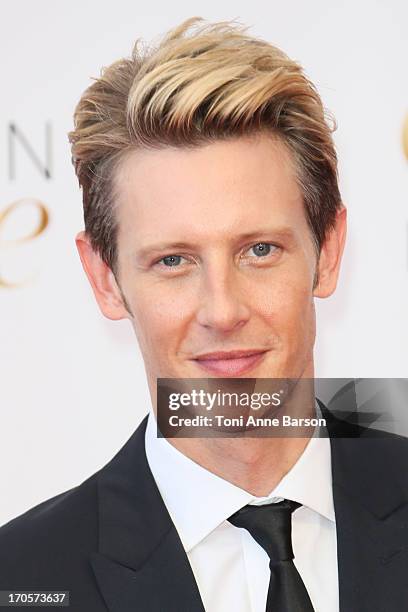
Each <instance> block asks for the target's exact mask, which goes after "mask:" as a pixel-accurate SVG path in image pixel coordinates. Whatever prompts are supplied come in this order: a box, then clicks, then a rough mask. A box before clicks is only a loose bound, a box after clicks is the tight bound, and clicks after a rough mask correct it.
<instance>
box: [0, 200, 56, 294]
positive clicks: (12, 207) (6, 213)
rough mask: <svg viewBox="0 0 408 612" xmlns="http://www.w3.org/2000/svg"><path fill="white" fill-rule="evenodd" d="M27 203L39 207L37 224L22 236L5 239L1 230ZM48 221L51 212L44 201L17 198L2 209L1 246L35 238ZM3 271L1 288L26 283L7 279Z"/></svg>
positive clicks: (0, 211) (0, 275)
mask: <svg viewBox="0 0 408 612" xmlns="http://www.w3.org/2000/svg"><path fill="white" fill-rule="evenodd" d="M27 205H31V206H34V207H35V208H36V209H37V211H38V213H39V219H38V222H37V224H36V225H35V226H34V227H33V229H32V230H31V231H29V232H27V233H26V234H24V235H23V236H20V237H18V238H13V239H12V240H3V239H2V238H1V232H2V230H4V226H5V223H6V220H7V219H10V217H11V215H13V214H14V213H15V212H16V211H17V209H18V208H20V207H22V206H27ZM48 223H49V213H48V210H47V208H46V206H45V204H43V202H41V201H40V200H37V199H35V198H23V199H21V200H16V201H15V202H12V203H11V204H9V205H8V206H6V208H4V209H3V210H0V247H1V248H4V247H5V246H7V247H9V246H16V245H18V244H21V243H24V242H29V241H31V240H35V239H36V238H38V237H39V236H40V235H41V234H42V233H43V232H44V231H45V229H46V227H47V225H48ZM2 272H3V271H0V288H1V287H3V288H4V287H7V288H11V287H19V286H21V285H22V284H24V283H13V282H10V281H8V280H6V279H5V278H3V273H2Z"/></svg>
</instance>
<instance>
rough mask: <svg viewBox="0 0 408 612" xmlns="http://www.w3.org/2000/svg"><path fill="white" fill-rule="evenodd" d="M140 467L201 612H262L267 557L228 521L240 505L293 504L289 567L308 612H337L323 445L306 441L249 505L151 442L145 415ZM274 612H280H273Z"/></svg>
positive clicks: (153, 433) (244, 495)
mask: <svg viewBox="0 0 408 612" xmlns="http://www.w3.org/2000/svg"><path fill="white" fill-rule="evenodd" d="M145 445H146V455H147V460H148V463H149V466H150V469H151V471H152V474H153V476H154V479H155V481H156V483H157V486H158V489H159V491H160V493H161V496H162V498H163V500H164V503H165V504H166V507H167V509H168V512H169V514H170V516H171V519H172V521H173V523H174V525H175V527H176V529H177V531H178V534H179V536H180V539H181V542H182V544H183V546H184V549H185V551H186V554H187V557H188V559H189V561H190V564H191V567H192V570H193V573H194V576H195V579H196V582H197V585H198V588H199V591H200V595H201V599H202V601H203V604H204V608H205V610H206V612H265V608H266V598H267V593H268V586H269V578H270V570H269V557H268V555H267V554H266V552H265V551H264V549H263V548H262V547H261V546H260V545H259V544H258V543H257V542H256V541H255V540H254V539H253V537H252V536H251V535H250V534H249V532H248V531H247V530H246V529H239V528H238V527H235V526H233V525H232V524H231V523H229V522H228V521H227V519H228V517H229V516H231V515H232V514H233V513H234V512H236V511H237V510H239V509H240V508H242V507H243V506H245V505H246V504H252V503H255V504H261V503H273V502H277V501H281V499H282V498H285V499H291V500H293V501H297V502H300V503H301V504H302V506H301V507H300V508H298V509H297V510H295V511H294V513H293V515H292V546H293V552H294V555H295V559H294V563H295V566H296V568H297V570H298V571H299V573H300V575H301V577H302V579H303V582H304V584H305V586H306V588H307V590H308V593H309V596H310V599H311V601H312V604H313V607H314V609H315V612H338V610H339V603H338V599H339V598H338V571H337V543H336V523H335V515H334V506H333V494H332V479H331V454H330V440H329V439H328V438H320V437H312V438H311V439H310V441H309V443H308V444H307V446H306V448H305V450H304V451H303V453H302V455H301V456H300V458H299V459H298V461H297V462H296V463H295V465H294V466H293V467H292V468H291V470H290V471H289V472H288V473H287V474H286V475H285V476H284V477H283V478H282V480H281V481H280V482H279V484H278V485H277V486H276V487H275V489H274V490H273V491H272V492H271V493H270V494H269V495H268V496H267V497H254V496H253V495H251V493H248V491H245V490H243V489H241V488H239V487H237V486H235V485H233V484H232V483H230V482H228V481H227V480H224V479H223V478H220V477H219V476H216V475H215V474H213V473H212V472H210V471H208V470H206V469H205V468H203V467H202V466H200V465H198V464H197V463H195V462H194V461H192V460H191V459H189V458H188V457H186V455H184V454H183V453H181V452H180V451H178V450H177V449H176V448H175V447H174V446H172V445H171V444H170V443H169V442H168V441H167V440H166V439H165V438H157V428H156V420H155V417H154V414H153V412H152V411H150V414H149V418H148V423H147V428H146V436H145ZM277 612H279V611H277Z"/></svg>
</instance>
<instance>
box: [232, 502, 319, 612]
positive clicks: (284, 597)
mask: <svg viewBox="0 0 408 612" xmlns="http://www.w3.org/2000/svg"><path fill="white" fill-rule="evenodd" d="M300 505H301V504H298V503H297V502H294V501H291V500H289V499H284V500H283V501H282V502H279V503H275V504H265V505H262V506H250V505H248V506H244V508H241V510H238V512H235V514H233V515H232V516H230V517H229V519H228V520H229V521H230V523H232V524H233V525H235V526H236V527H243V528H244V529H247V530H248V531H249V533H250V534H251V536H252V537H253V538H254V539H255V540H256V541H257V542H258V544H259V545H260V546H262V548H263V549H264V550H265V551H266V552H267V553H268V556H269V568H270V570H271V577H270V581H269V589H268V597H267V600H266V612H313V606H312V602H311V601H310V597H309V594H308V592H307V590H306V587H305V585H304V584H303V580H302V578H301V577H300V574H299V572H298V571H297V569H296V567H295V564H294V563H293V557H294V555H293V550H292V512H293V511H294V510H295V509H296V508H298V507H299V506H300Z"/></svg>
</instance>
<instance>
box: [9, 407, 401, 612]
mask: <svg viewBox="0 0 408 612" xmlns="http://www.w3.org/2000/svg"><path fill="white" fill-rule="evenodd" d="M324 416H326V418H327V419H328V427H329V432H330V438H331V449H332V474H333V495H334V507H335V515H336V525H337V546H338V572H339V596H340V612H402V611H403V610H407V609H408V439H406V438H402V437H399V436H394V435H391V434H383V433H378V432H377V433H376V432H374V431H373V430H367V429H364V428H361V427H359V426H356V425H350V424H347V423H345V422H342V421H339V420H337V419H336V418H334V417H333V415H331V414H330V413H329V412H327V411H324ZM146 421H147V417H146V418H145V419H144V420H143V421H142V423H141V424H140V426H139V427H138V428H137V430H136V431H135V433H134V434H133V435H132V437H131V438H130V439H129V441H128V442H127V443H126V444H125V446H124V447H123V448H122V449H121V450H120V451H119V453H118V454H117V455H116V456H115V457H114V458H113V459H112V460H111V461H110V462H109V463H108V464H107V465H106V466H105V467H104V468H103V469H101V470H100V471H99V472H97V473H96V474H94V475H93V476H91V477H90V478H89V479H88V480H86V481H85V482H84V483H82V484H81V485H80V486H78V487H76V488H74V489H71V490H70V491H67V492H65V493H62V494H61V495H58V496H57V497H54V498H52V499H50V500H48V501H45V502H44V503H42V504H40V505H39V506H36V507H35V508H32V509H31V510H29V511H28V512H26V513H25V514H23V515H22V516H20V517H18V518H16V519H14V520H12V521H11V522H9V523H7V524H6V525H4V526H3V527H2V528H1V529H0V590H12V589H13V590H18V589H20V590H26V591H27V590H37V591H38V590H48V591H50V590H57V591H60V590H64V591H70V608H69V609H70V610H72V611H73V612H106V611H107V610H108V611H109V612H137V611H140V612H203V610H204V607H203V604H202V601H201V598H200V594H199V591H198V587H197V584H196V582H195V579H194V575H193V573H192V570H191V567H190V564H189V561H188V559H187V556H186V554H185V552H184V549H183V547H182V544H181V541H180V539H179V536H178V533H177V531H176V529H175V527H174V525H173V523H172V521H171V519H170V516H169V514H168V512H167V509H166V507H165V505H164V503H163V500H162V498H161V496H160V493H159V491H158V489H157V487H156V484H155V481H154V479H153V476H152V474H151V472H150V469H149V466H148V463H147V459H146V454H145V447H144V433H145V428H146ZM345 435H347V436H349V437H348V438H345V437H343V436H345ZM1 609H4V610H6V609H7V610H9V609H10V608H1ZM36 609H38V608H36ZM207 612H208V611H207ZM209 612H211V611H209ZM225 612H233V611H232V610H231V611H230V610H226V611H225ZM278 612H279V611H278ZM328 612H329V611H328Z"/></svg>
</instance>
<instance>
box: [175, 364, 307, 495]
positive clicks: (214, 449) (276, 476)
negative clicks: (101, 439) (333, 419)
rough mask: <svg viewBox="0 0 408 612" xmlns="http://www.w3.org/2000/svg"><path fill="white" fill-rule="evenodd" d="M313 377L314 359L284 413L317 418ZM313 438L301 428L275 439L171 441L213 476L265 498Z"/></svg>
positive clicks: (209, 438)
mask: <svg viewBox="0 0 408 612" xmlns="http://www.w3.org/2000/svg"><path fill="white" fill-rule="evenodd" d="M313 375H314V367H313V359H312V358H311V359H310V361H309V362H308V364H307V366H306V368H305V370H304V371H303V374H302V376H301V377H300V379H298V383H300V384H295V387H294V389H293V390H292V393H291V396H290V398H291V399H290V400H289V402H288V403H287V404H285V414H290V415H292V416H296V417H311V416H315V412H316V410H315V393H314V384H313ZM312 435H313V429H311V428H303V429H302V428H301V429H297V430H296V433H295V434H294V431H293V430H292V431H289V432H287V431H285V432H284V433H283V432H282V431H281V435H279V434H278V435H275V436H274V437H266V436H265V435H262V437H246V436H245V434H244V435H243V436H242V435H241V436H240V437H228V438H224V437H203V438H198V437H196V438H182V437H180V438H168V442H169V443H170V444H172V445H173V446H174V447H175V448H176V449H177V450H179V451H180V452H182V453H183V454H184V455H186V456H187V457H189V458H190V459H192V461H195V463H198V464H199V465H201V466H202V467H203V468H205V469H207V470H209V471H210V472H212V473H213V474H216V475H217V476H220V477H221V478H223V479H224V480H227V481H228V482H231V483H232V484H234V485H236V486H237V487H240V488H241V489H244V490H245V491H248V492H249V493H251V495H254V496H256V497H266V496H267V495H269V494H270V493H271V491H273V489H274V488H275V487H276V486H277V485H278V484H279V482H280V481H281V480H282V478H283V477H284V476H285V475H286V474H287V473H288V472H289V471H290V469H291V468H292V467H293V466H294V465H295V463H296V462H297V461H298V459H299V457H300V456H301V455H302V453H303V451H304V450H305V448H306V446H307V444H308V442H309V441H310V438H311V436H312Z"/></svg>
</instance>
